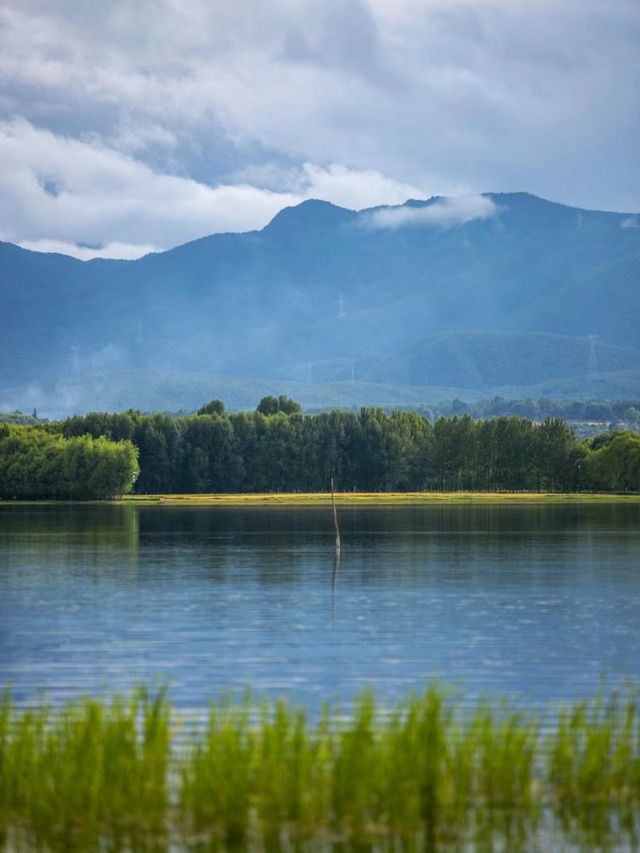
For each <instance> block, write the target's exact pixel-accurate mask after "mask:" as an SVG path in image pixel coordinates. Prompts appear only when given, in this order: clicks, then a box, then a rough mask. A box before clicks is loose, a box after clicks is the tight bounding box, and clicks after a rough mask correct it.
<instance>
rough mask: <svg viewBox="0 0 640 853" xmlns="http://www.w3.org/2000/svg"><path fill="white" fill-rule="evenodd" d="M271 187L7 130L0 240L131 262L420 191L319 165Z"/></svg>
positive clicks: (1, 159) (93, 144)
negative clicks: (210, 180)
mask: <svg viewBox="0 0 640 853" xmlns="http://www.w3.org/2000/svg"><path fill="white" fill-rule="evenodd" d="M254 177H257V174H256V175H255V176H254ZM271 183H272V185H273V186H274V187H278V188H277V189H271V188H266V187H262V186H256V185H251V184H250V183H247V182H246V181H245V182H239V183H233V184H218V185H216V186H209V185H207V184H204V183H200V182H198V181H195V180H193V179H192V178H188V177H183V176H177V175H170V174H165V173H162V172H158V171H155V170H153V169H152V168H150V167H149V166H148V165H146V164H145V163H143V162H141V161H140V160H138V159H136V158H134V157H133V156H131V155H128V154H124V153H121V152H118V151H115V150H113V149H111V148H107V147H105V146H104V145H102V144H100V143H99V142H97V141H96V140H88V141H87V140H78V139H71V138H67V137H64V136H60V135H57V134H54V133H52V132H51V131H48V130H43V129H41V128H37V127H34V126H33V125H32V124H31V123H29V122H26V121H24V120H20V121H13V122H4V123H0V239H4V240H8V241H11V242H14V243H18V244H19V245H21V246H23V247H24V248H29V249H34V250H37V251H54V252H63V253H64V254H69V255H73V256H74V257H77V258H80V259H82V260H88V259H90V258H95V257H104V258H129V259H131V258H136V257H140V256H141V255H144V254H147V253H148V252H151V251H160V250H162V249H166V248H170V247H172V246H175V245H177V244H179V243H183V242H186V241H188V240H192V239H195V238H197V237H202V236H205V235H207V234H211V233H214V232H223V231H248V230H252V229H254V228H261V227H263V226H264V225H266V224H267V222H269V220H270V219H272V218H273V216H275V214H276V213H277V212H278V211H279V210H281V209H282V208H283V207H287V206H290V205H294V204H298V203H299V202H301V201H304V200H305V199H307V198H322V199H325V200H327V201H331V202H334V203H336V204H346V205H347V206H350V207H354V208H360V207H365V206H371V205H374V204H381V203H382V204H384V203H386V204H389V203H398V202H399V201H404V199H405V198H407V196H409V195H412V194H415V193H416V192H417V189H416V187H413V186H410V185H406V184H402V183H397V182H394V181H392V180H390V179H388V178H386V177H385V176H384V175H381V174H380V173H378V172H375V171H374V170H366V171H357V170H350V169H347V168H346V167H344V166H335V165H329V166H328V167H320V166H316V165H313V164H311V163H306V164H304V165H303V166H302V167H301V168H299V169H289V170H288V171H287V172H286V173H282V172H278V170H277V169H272V170H271Z"/></svg>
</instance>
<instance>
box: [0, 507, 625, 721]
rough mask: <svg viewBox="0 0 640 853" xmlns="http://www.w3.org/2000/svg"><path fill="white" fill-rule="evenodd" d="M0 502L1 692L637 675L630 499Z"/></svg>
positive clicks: (207, 690) (177, 693)
mask: <svg viewBox="0 0 640 853" xmlns="http://www.w3.org/2000/svg"><path fill="white" fill-rule="evenodd" d="M341 523H342V528H343V553H342V559H341V562H340V565H339V568H338V571H337V577H336V579H335V581H336V582H335V588H333V584H332V580H333V573H334V563H333V552H332V546H333V533H332V525H331V516H330V513H329V511H328V510H327V509H295V510H294V509H289V508H287V509H284V508H276V509H270V508H258V509H220V508H182V507H181V508H169V507H142V508H138V507H130V506H104V507H100V506H82V507H71V506H69V507H59V506H3V507H0V684H9V683H10V684H12V685H13V688H14V693H15V695H16V697H17V699H18V700H19V701H21V702H30V701H32V700H33V699H35V698H36V697H37V696H38V694H39V691H41V690H43V689H44V690H45V691H46V693H47V695H48V696H50V697H53V698H55V699H56V700H58V699H63V698H65V697H68V696H71V695H74V694H76V693H78V692H91V693H98V692H100V691H103V690H111V689H114V688H122V689H124V688H127V687H129V686H130V685H132V684H133V683H136V682H140V681H145V682H148V681H153V680H156V679H167V680H168V681H169V683H170V684H171V695H172V698H173V700H174V701H175V702H176V703H177V704H178V705H180V706H182V707H183V708H195V707H198V706H202V705H204V704H205V703H206V702H207V701H208V699H210V698H211V697H213V696H215V694H216V693H217V692H219V691H220V690H222V689H228V688H233V689H235V688H242V687H244V686H247V685H251V686H252V688H256V689H257V690H259V691H267V692H269V693H272V694H287V695H289V696H291V697H293V698H294V699H295V700H296V701H297V702H302V703H305V704H307V705H308V706H310V707H312V708H313V707H316V706H317V704H318V703H319V702H320V700H321V699H324V698H342V699H345V700H347V701H348V699H349V698H350V697H352V696H353V694H354V692H356V691H357V690H358V689H360V688H361V687H363V686H365V685H367V686H374V687H376V688H377V690H378V691H379V692H380V693H381V694H384V695H385V696H386V697H388V698H390V699H392V698H395V697H397V696H399V695H400V694H402V693H404V692H406V691H407V690H408V689H411V688H421V687H422V686H423V685H424V684H425V682H426V681H427V680H428V679H431V678H433V677H439V678H440V679H442V680H444V681H446V682H447V683H453V684H456V685H460V686H462V687H464V688H465V690H466V692H467V694H468V695H469V697H473V696H475V695H477V694H478V693H479V692H484V691H489V692H491V693H495V692H498V691H499V692H506V693H509V694H511V695H516V696H518V697H520V698H521V699H522V701H526V702H527V703H530V704H538V703H543V702H547V701H548V700H549V699H552V698H561V697H572V696H577V695H584V694H586V693H591V692H592V691H593V690H594V689H596V688H597V686H598V684H599V682H600V679H601V678H602V676H606V677H607V682H608V683H609V684H611V683H615V682H617V681H618V680H620V679H623V678H625V677H633V678H635V679H636V680H637V681H640V506H637V505H636V506H632V505H626V506H624V505H618V506H614V505H610V506H593V505H592V506H588V505H585V506H555V507H554V506H545V507H511V508H495V507H490V508H486V507H446V508H438V507H434V508H429V507H420V508H397V509H388V508H386V509H377V508H364V509H342V510H341Z"/></svg>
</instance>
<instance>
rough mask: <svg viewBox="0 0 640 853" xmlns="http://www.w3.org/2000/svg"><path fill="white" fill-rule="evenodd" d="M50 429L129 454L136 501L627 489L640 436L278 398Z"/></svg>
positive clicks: (89, 419)
mask: <svg viewBox="0 0 640 853" xmlns="http://www.w3.org/2000/svg"><path fill="white" fill-rule="evenodd" d="M50 429H51V430H53V431H55V432H57V433H58V434H60V435H61V436H63V437H64V438H66V439H70V438H78V437H82V436H91V437H92V438H94V439H98V438H99V437H101V436H102V437H106V438H107V439H109V440H111V441H115V442H121V441H125V442H130V443H132V444H133V445H135V447H136V448H137V450H138V453H139V461H140V474H139V476H138V478H137V480H136V482H135V486H134V489H135V491H136V492H137V493H162V492H185V493H202V492H268V491H284V492H296V491H325V490H327V488H328V487H329V484H330V482H331V479H332V478H333V479H334V481H335V483H336V488H337V489H339V490H343V491H352V490H354V491H422V490H434V491H458V490H473V491H510V490H518V491H520V490H522V491H590V490H606V491H607V490H610V491H628V490H637V489H638V488H639V485H640V436H638V435H637V434H636V433H631V432H619V433H607V434H604V435H602V436H598V437H597V438H596V439H592V440H585V441H581V442H579V441H577V440H576V439H575V437H574V435H573V433H572V431H571V430H570V429H569V428H568V427H567V425H566V423H565V422H564V421H563V420H561V419H559V418H546V419H545V420H543V421H542V422H539V423H538V422H534V421H531V420H529V419H527V418H524V417H518V416H511V417H506V416H503V417H496V418H491V419H487V420H480V421H477V420H473V419H472V418H471V417H469V416H468V415H463V416H453V417H446V418H439V419H438V420H436V421H435V423H432V422H431V420H429V419H428V418H427V417H424V416H423V415H420V414H418V413H416V412H410V411H394V412H392V413H391V414H386V413H385V412H384V410H382V409H380V408H362V409H361V410H360V411H359V412H358V413H355V412H351V411H338V410H334V411H331V412H324V413H320V414H315V415H304V414H302V412H301V411H300V407H299V405H298V404H297V403H294V402H293V401H292V400H289V399H288V398H286V397H280V398H275V397H267V398H264V399H263V400H262V401H261V402H260V404H259V406H258V408H257V410H256V411H253V412H234V413H229V412H226V411H225V409H224V405H223V404H222V403H221V402H220V401H217V400H215V401H211V403H208V404H207V405H205V406H203V407H202V408H201V409H200V410H199V412H198V413H197V414H196V415H192V416H186V417H171V416H169V415H163V414H151V415H143V414H140V413H139V412H137V411H128V412H124V413H119V414H107V413H91V414H88V415H83V416H74V417H71V418H68V419H67V420H65V421H61V422H59V423H57V424H52V425H51V426H50Z"/></svg>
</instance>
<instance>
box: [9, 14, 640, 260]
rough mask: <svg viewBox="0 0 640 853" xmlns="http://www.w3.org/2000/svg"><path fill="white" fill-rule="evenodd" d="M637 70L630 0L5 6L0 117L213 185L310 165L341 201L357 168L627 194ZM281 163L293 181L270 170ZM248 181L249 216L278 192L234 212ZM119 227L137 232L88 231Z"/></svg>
mask: <svg viewBox="0 0 640 853" xmlns="http://www.w3.org/2000/svg"><path fill="white" fill-rule="evenodd" d="M639 77H640V5H639V4H638V3H637V0H564V2H562V3H559V2H557V0H535V2H531V0H394V2H393V3H391V2H389V0H323V2H321V3H302V2H300V0H245V2H243V3H242V4H238V3H237V2H234V1H233V0H216V2H215V3H212V2H210V0H183V2H180V3H177V2H176V0H137V1H136V2H135V3H132V2H130V0H110V2H109V3H82V4H79V3H78V2H77V0H57V2H56V3H51V2H45V0H4V2H3V3H2V4H0V116H4V118H5V119H6V120H8V119H10V118H12V117H15V116H19V117H22V118H23V119H26V120H28V121H30V122H31V124H32V125H33V126H35V127H38V128H40V129H43V130H44V129H48V130H50V131H51V132H53V133H54V135H55V136H56V137H57V138H63V137H64V138H69V139H75V140H78V141H83V142H84V143H89V142H91V144H93V145H94V146H95V147H100V146H102V147H103V148H104V149H108V150H111V151H112V152H115V154H121V155H125V156H127V155H128V156H133V157H134V158H135V161H134V162H137V163H138V164H139V165H140V166H146V167H148V169H149V170H150V171H151V173H152V174H153V175H165V176H167V177H173V178H174V179H176V180H177V179H182V180H184V181H187V180H189V179H191V180H192V181H194V182H195V184H196V186H204V187H208V188H209V190H211V189H214V188H218V187H224V186H228V185H234V186H235V185H236V184H238V183H239V184H242V183H243V180H240V179H236V177H235V176H236V175H238V174H240V173H242V172H243V171H245V172H246V174H247V176H248V175H249V173H250V171H251V169H255V170H261V169H262V170H263V171H265V170H267V171H268V170H271V171H272V178H274V179H275V180H276V182H275V183H274V184H273V185H272V186H266V185H264V186H263V185H260V184H259V183H258V184H253V183H252V181H251V180H250V179H249V177H246V178H245V179H244V183H246V184H247V186H248V187H250V188H251V189H252V190H256V189H260V190H263V191H264V190H270V191H271V192H275V193H276V194H281V193H285V194H286V193H287V192H291V193H292V194H293V195H295V196H299V195H300V194H301V193H302V194H304V192H305V190H304V187H305V186H306V185H307V184H306V183H305V182H308V181H309V180H311V183H313V178H309V175H308V174H305V172H306V170H307V166H306V165H305V164H313V166H312V167H311V168H312V169H318V170H321V172H320V174H319V176H318V178H317V182H318V184H320V183H322V184H323V186H324V188H325V191H326V192H327V193H333V194H334V197H335V198H340V199H341V202H342V203H345V204H348V205H349V206H352V207H356V206H358V205H360V204H363V203H370V201H367V199H368V196H367V190H366V181H364V180H360V179H358V178H357V176H358V175H365V174H369V173H371V174H373V175H377V176H385V177H386V179H388V180H390V181H391V182H392V183H393V184H394V186H399V187H405V186H411V187H416V188H418V189H419V190H420V192H419V193H418V194H419V195H425V194H427V195H429V194H438V195H452V194H455V195H461V194H470V193H478V192H483V191H485V190H495V191H510V190H528V191H530V192H535V193H538V194H539V195H543V196H545V197H548V198H553V199H555V200H558V201H563V202H567V203H573V204H576V205H578V206H580V207H587V208H590V207H596V208H599V209H616V210H621V211H625V212H626V211H634V210H638V209H640V168H639V166H640V164H639V162H638V146H637V139H638V136H639V134H640V128H639V120H638V116H639V115H640V89H639V88H638V87H637V86H632V85H630V82H629V81H632V80H634V79H638V78H639ZM340 169H344V170H346V172H347V173H348V175H349V176H350V177H349V178H347V175H346V174H345V175H340V173H339V172H340ZM287 171H290V173H291V174H290V175H289V177H288V180H289V181H290V182H292V184H293V188H291V189H287V188H286V187H285V186H284V185H283V184H282V183H278V182H277V178H276V177H275V176H277V175H278V174H279V175H280V178H281V180H284V179H285V175H284V173H286V172H287ZM351 176H356V177H354V178H353V180H351ZM263 178H264V175H263ZM150 180H151V179H150ZM152 182H153V183H154V184H155V185H156V186H157V183H156V179H155V178H154V179H152ZM330 184H333V186H329V185H330ZM174 186H175V184H174ZM299 186H301V187H302V190H300V189H299V188H298V187H299ZM192 191H193V192H194V193H195V192H196V191H195V190H194V189H193V188H192ZM182 192H183V193H185V194H187V195H189V192H188V191H187V186H186V184H184V185H182V190H181V193H182ZM373 194H374V193H373V192H372V193H371V195H373ZM160 195H161V196H162V193H160ZM178 195H180V193H178ZM202 196H203V197H202V199H201V203H202V204H203V205H205V207H206V206H207V204H208V203H209V202H208V201H207V200H208V199H209V198H210V196H209V194H208V193H207V192H205V193H203V194H202ZM401 196H402V191H398V197H397V198H396V199H389V203H396V202H397V201H398V200H399V198H401ZM162 197H163V198H165V196H162ZM205 197H206V198H205ZM249 197H251V198H255V202H256V215H255V217H254V218H253V221H254V222H256V223H257V222H260V221H262V219H263V218H264V217H265V216H266V210H267V209H272V208H273V207H274V206H275V205H274V204H273V201H274V200H273V199H271V198H269V196H268V195H265V194H264V192H261V193H257V194H255V195H251V196H247V195H243V197H242V199H241V200H240V201H238V202H237V204H238V205H239V207H240V208H242V210H243V211H244V213H242V215H240V213H238V214H237V216H236V219H238V220H241V219H243V217H244V219H245V220H247V219H249V218H250V217H247V215H246V204H247V202H248V199H249ZM229 204H230V208H231V209H233V208H234V204H235V202H232V201H230V202H229ZM143 207H144V205H143ZM189 208H190V209H191V208H192V205H189ZM143 214H144V210H140V219H139V221H140V222H142V216H143ZM177 219H178V217H176V220H177ZM227 219H234V217H232V216H228V217H227ZM225 221H226V220H225ZM234 227H241V223H240V222H238V224H237V225H234ZM207 230H212V229H211V228H209V229H207ZM157 231H158V229H157V224H154V220H153V217H152V221H151V222H150V232H149V236H147V237H144V238H140V239H141V241H142V242H144V243H145V244H151V243H154V244H161V245H164V244H166V243H172V244H173V243H176V242H179V241H180V240H182V239H183V235H184V233H186V232H189V233H193V232H194V231H195V229H194V227H192V226H191V225H188V224H187V226H186V227H185V228H184V229H182V230H181V229H179V228H178V227H177V225H176V230H175V232H174V236H173V237H170V238H169V237H168V236H166V235H165V233H164V231H163V233H162V234H161V235H160V236H155V234H156V233H157ZM44 238H53V235H52V234H45V235H44V236H43V239H44ZM67 238H68V235H67ZM73 239H74V240H79V241H80V242H82V238H81V237H77V238H76V237H74V238H73ZM116 239H117V240H118V241H120V242H125V243H131V242H135V241H134V240H133V239H132V236H131V235H127V236H126V237H123V236H119V237H117V238H116V237H114V236H113V234H111V233H107V232H105V234H104V235H103V236H102V238H101V240H102V243H106V242H109V241H114V240H116ZM136 239H138V238H137V237H136Z"/></svg>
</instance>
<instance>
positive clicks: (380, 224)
mask: <svg viewBox="0 0 640 853" xmlns="http://www.w3.org/2000/svg"><path fill="white" fill-rule="evenodd" d="M498 212H499V208H498V206H497V205H496V204H495V203H494V202H493V200H492V199H490V198H488V197H487V196H482V195H468V196H460V197H458V198H438V199H435V200H434V201H433V202H432V203H431V204H429V205H427V206H426V207H413V206H411V207H388V208H382V209H381V210H375V211H373V212H372V213H370V214H366V219H365V224H366V226H367V227H369V228H391V229H395V228H404V227H406V226H423V227H424V226H428V227H440V228H452V227H454V226H456V225H464V224H465V222H471V221H472V220H474V219H490V218H491V217H493V216H496V214H497V213H498Z"/></svg>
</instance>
